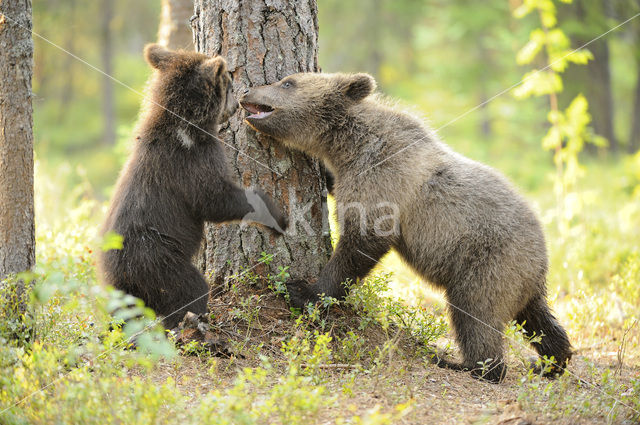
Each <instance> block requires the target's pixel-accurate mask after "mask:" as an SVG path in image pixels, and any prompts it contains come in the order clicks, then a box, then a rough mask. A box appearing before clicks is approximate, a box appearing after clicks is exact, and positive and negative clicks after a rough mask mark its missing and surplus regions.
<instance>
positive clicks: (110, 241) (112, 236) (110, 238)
mask: <svg viewBox="0 0 640 425" xmlns="http://www.w3.org/2000/svg"><path fill="white" fill-rule="evenodd" d="M123 243H124V236H122V235H119V234H117V233H116V232H113V231H109V232H107V233H105V235H104V236H103V238H102V242H101V243H100V249H101V250H103V251H110V250H112V249H122V247H123V246H124V245H123Z"/></svg>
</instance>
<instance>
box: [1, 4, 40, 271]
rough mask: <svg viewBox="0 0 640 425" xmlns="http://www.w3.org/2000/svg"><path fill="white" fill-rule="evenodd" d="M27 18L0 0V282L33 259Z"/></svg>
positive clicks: (25, 8)
mask: <svg viewBox="0 0 640 425" xmlns="http://www.w3.org/2000/svg"><path fill="white" fill-rule="evenodd" d="M5 15H6V16H5ZM31 16H32V15H31V1H28V0H23V1H12V0H0V52H1V53H0V280H2V279H4V278H5V277H7V275H9V274H12V273H18V272H22V271H25V270H28V269H30V268H31V267H32V266H33V264H34V262H35V237H34V232H35V225H34V217H33V121H32V107H31V76H32V73H33V40H32V38H31V33H30V31H29V30H30V29H31Z"/></svg>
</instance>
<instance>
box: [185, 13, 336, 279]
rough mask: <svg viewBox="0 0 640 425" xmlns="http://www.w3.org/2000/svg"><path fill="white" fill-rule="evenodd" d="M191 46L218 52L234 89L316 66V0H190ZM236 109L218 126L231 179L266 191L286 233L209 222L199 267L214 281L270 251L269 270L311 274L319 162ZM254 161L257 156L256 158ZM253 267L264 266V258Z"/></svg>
mask: <svg viewBox="0 0 640 425" xmlns="http://www.w3.org/2000/svg"><path fill="white" fill-rule="evenodd" d="M192 25H193V26H194V33H195V44H196V50H198V51H200V52H204V53H206V54H209V55H213V54H220V55H222V56H224V57H225V58H226V59H227V61H228V64H229V69H230V70H231V71H232V73H233V78H234V90H235V93H240V92H241V91H242V90H243V89H244V88H245V87H248V86H254V85H262V84H270V83H273V82H276V81H278V80H280V79H281V78H283V77H285V76H287V75H289V74H292V73H295V72H301V71H317V69H318V63H317V61H318V60H317V49H318V43H317V30H318V23H317V6H316V2H315V0H302V1H298V2H288V1H278V0H253V1H250V2H246V1H245V2H243V1H240V0H196V2H195V18H194V20H193V22H192ZM243 117H244V113H243V112H238V113H237V114H236V115H235V116H234V117H232V118H231V120H230V121H229V124H228V125H226V126H225V127H224V128H223V129H221V137H222V138H223V139H224V141H225V142H226V143H228V144H229V145H231V146H233V148H229V147H227V158H228V162H229V165H230V167H231V169H232V172H233V173H234V175H235V176H237V180H238V181H239V182H241V183H242V184H243V185H245V186H250V185H257V186H260V187H261V188H263V189H264V190H265V192H267V193H269V194H270V195H271V196H272V197H273V198H274V199H275V200H276V202H277V203H278V204H280V205H281V206H282V207H283V208H284V209H285V212H286V213H287V214H288V216H289V220H290V225H289V230H288V231H287V234H286V235H285V236H283V237H275V236H274V235H272V234H271V233H270V232H267V231H265V230H263V229H261V228H259V227H256V226H247V227H239V225H223V226H216V225H210V226H208V227H207V230H206V245H205V247H204V250H203V251H204V254H203V258H202V260H203V263H204V265H203V266H202V268H203V269H204V271H205V273H206V275H207V276H209V275H212V276H213V283H214V284H216V285H217V284H220V283H222V282H224V281H225V280H226V279H227V278H228V277H229V276H232V275H235V274H237V273H240V272H241V271H242V270H245V269H247V268H249V267H253V266H254V265H256V263H257V261H258V259H259V258H260V254H261V252H262V251H264V252H267V253H269V254H274V255H275V257H274V261H273V263H272V264H271V266H270V267H271V270H270V271H271V272H275V271H276V270H277V266H290V270H289V272H290V274H291V277H292V278H296V279H310V278H315V277H317V275H318V273H319V271H320V269H321V268H322V267H323V266H324V265H325V263H326V262H327V259H328V257H329V255H330V253H331V244H330V240H329V232H328V224H327V213H326V191H325V187H324V179H323V176H322V172H321V169H320V167H319V164H318V163H317V161H315V160H313V159H310V158H309V157H306V156H304V155H303V154H301V153H299V152H292V151H289V150H286V149H284V148H283V147H281V146H280V145H279V144H278V143H277V142H275V141H274V140H273V139H271V138H268V137H266V136H264V135H261V134H257V133H256V132H255V131H253V130H252V129H250V128H249V127H247V126H246V124H245V123H244V122H243ZM258 162H259V163H258ZM252 272H255V273H259V274H264V273H266V272H268V270H267V269H266V267H263V266H262V265H260V266H258V267H256V268H255V269H253V270H252Z"/></svg>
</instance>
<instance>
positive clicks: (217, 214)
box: [204, 182, 288, 233]
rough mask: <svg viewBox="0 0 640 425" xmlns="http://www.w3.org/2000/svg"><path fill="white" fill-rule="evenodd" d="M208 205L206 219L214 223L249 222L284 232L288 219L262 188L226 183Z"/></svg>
mask: <svg viewBox="0 0 640 425" xmlns="http://www.w3.org/2000/svg"><path fill="white" fill-rule="evenodd" d="M218 189H219V190H218V191H217V192H216V193H215V195H213V196H211V197H210V199H209V200H208V201H207V204H206V205H205V208H204V209H205V211H204V216H205V220H207V221H212V222H214V223H222V222H228V221H249V222H255V223H260V224H262V225H264V226H266V227H268V228H270V229H272V230H275V231H277V232H279V233H284V230H285V229H286V228H287V225H288V220H287V217H286V216H285V215H284V213H283V212H282V210H280V208H278V207H277V206H276V205H275V204H274V203H273V201H272V200H271V198H270V197H269V196H267V195H266V194H265V193H264V192H263V191H262V190H261V189H258V188H248V189H243V188H241V187H239V186H237V185H235V184H233V183H231V182H223V183H222V184H221V185H220V186H219V187H218Z"/></svg>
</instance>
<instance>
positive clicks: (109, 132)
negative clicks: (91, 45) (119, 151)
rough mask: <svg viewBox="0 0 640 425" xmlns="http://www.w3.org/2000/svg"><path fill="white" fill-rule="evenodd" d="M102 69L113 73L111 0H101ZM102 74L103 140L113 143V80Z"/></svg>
mask: <svg viewBox="0 0 640 425" xmlns="http://www.w3.org/2000/svg"><path fill="white" fill-rule="evenodd" d="M101 12H102V17H101V18H102V27H101V33H102V51H101V55H102V70H103V71H104V72H105V74H107V75H111V74H112V73H113V65H112V63H113V62H112V60H113V37H112V34H111V20H112V18H113V0H102V10H101ZM107 75H103V76H102V119H103V122H104V130H103V136H102V137H103V142H104V143H105V144H107V145H114V144H115V142H116V114H115V109H114V103H113V81H112V80H111V79H110V78H109V77H107Z"/></svg>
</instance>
